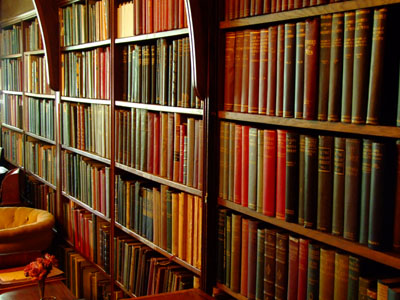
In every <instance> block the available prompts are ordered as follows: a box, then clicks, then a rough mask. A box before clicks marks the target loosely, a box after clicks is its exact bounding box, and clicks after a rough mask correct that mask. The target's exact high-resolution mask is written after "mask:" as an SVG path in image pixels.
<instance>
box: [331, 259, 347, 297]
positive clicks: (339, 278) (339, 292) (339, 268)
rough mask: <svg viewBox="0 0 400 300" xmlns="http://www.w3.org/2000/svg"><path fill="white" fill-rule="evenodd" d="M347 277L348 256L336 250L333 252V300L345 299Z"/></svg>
mask: <svg viewBox="0 0 400 300" xmlns="http://www.w3.org/2000/svg"><path fill="white" fill-rule="evenodd" d="M348 278H349V256H348V255H347V254H343V253H339V252H336V254H335V283H334V295H333V299H334V300H342V299H347V286H348Z"/></svg>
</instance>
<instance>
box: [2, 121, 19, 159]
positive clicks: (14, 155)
mask: <svg viewBox="0 0 400 300" xmlns="http://www.w3.org/2000/svg"><path fill="white" fill-rule="evenodd" d="M1 137H2V139H1V141H2V146H3V149H4V158H6V159H7V160H8V161H10V162H11V163H13V164H14V165H16V166H20V167H23V166H24V136H23V135H22V134H21V133H18V132H15V131H13V130H8V129H6V128H4V127H2V131H1Z"/></svg>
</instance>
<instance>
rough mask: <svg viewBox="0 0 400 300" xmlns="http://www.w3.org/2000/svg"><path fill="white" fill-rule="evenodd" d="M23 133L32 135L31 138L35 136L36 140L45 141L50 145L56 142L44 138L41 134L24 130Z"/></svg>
mask: <svg viewBox="0 0 400 300" xmlns="http://www.w3.org/2000/svg"><path fill="white" fill-rule="evenodd" d="M25 135H27V136H30V137H33V138H35V139H37V140H40V141H42V142H45V143H48V144H51V145H56V142H55V141H53V140H50V139H48V138H45V137H43V136H40V135H37V134H34V133H32V132H29V131H25Z"/></svg>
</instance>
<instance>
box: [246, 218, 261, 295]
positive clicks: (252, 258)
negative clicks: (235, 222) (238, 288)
mask: <svg viewBox="0 0 400 300" xmlns="http://www.w3.org/2000/svg"><path fill="white" fill-rule="evenodd" d="M257 227H258V222H257V221H253V220H249V242H248V249H249V250H248V281H247V295H248V298H249V299H253V300H254V299H255V297H256V272H257V269H256V265H257Z"/></svg>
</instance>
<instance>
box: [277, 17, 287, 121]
mask: <svg viewBox="0 0 400 300" xmlns="http://www.w3.org/2000/svg"><path fill="white" fill-rule="evenodd" d="M284 68H285V24H279V25H278V35H277V46H276V74H275V76H276V99H275V116H277V117H282V116H283V87H284V85H283V82H284Z"/></svg>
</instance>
